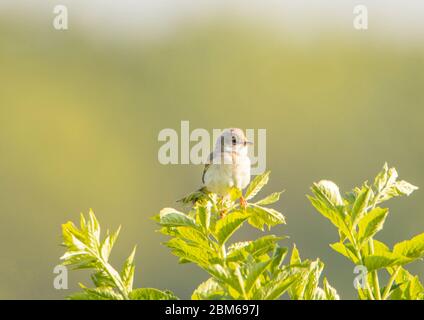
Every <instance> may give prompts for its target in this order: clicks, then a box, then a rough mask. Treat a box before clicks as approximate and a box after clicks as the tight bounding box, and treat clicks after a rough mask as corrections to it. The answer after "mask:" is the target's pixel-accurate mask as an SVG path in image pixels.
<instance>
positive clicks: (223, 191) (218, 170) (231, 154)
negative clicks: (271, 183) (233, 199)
mask: <svg viewBox="0 0 424 320" xmlns="http://www.w3.org/2000/svg"><path fill="white" fill-rule="evenodd" d="M252 144H253V143H252V142H251V141H249V140H247V138H246V136H245V134H244V132H243V130H241V129H239V128H228V129H224V130H223V131H222V133H221V135H220V136H219V137H218V139H217V140H216V143H215V148H214V150H213V151H212V152H211V154H210V155H209V157H208V159H207V161H206V163H205V167H204V170H203V173H202V184H203V186H202V188H200V189H199V190H198V191H197V192H195V193H192V194H190V195H188V196H187V197H185V198H183V199H181V201H182V202H184V203H188V202H193V203H195V202H197V201H198V200H199V199H200V198H201V197H202V194H207V193H210V192H211V193H215V194H217V195H218V196H220V197H221V198H224V197H226V196H228V195H229V193H230V191H231V190H232V189H233V188H236V189H238V190H239V191H242V190H243V189H245V188H246V187H247V185H248V184H249V183H250V166H251V163H250V159H249V156H248V147H249V145H252ZM246 205H247V203H246V200H245V199H244V198H243V196H242V195H241V197H240V206H241V207H243V208H245V207H246Z"/></svg>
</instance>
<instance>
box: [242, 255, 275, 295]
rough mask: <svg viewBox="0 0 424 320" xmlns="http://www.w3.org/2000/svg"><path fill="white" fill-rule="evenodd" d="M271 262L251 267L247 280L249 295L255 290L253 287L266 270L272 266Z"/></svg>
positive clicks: (259, 263) (246, 286)
mask: <svg viewBox="0 0 424 320" xmlns="http://www.w3.org/2000/svg"><path fill="white" fill-rule="evenodd" d="M270 263H271V260H270V259H269V260H267V261H264V262H258V263H255V264H253V265H250V266H249V269H248V273H247V276H246V278H245V281H244V282H245V291H246V293H247V294H249V293H250V291H251V290H252V288H253V285H254V284H255V283H256V281H257V280H258V279H259V277H260V276H261V274H262V273H264V272H265V270H266V269H267V268H268V266H269V265H270Z"/></svg>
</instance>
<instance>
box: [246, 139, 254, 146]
mask: <svg viewBox="0 0 424 320" xmlns="http://www.w3.org/2000/svg"><path fill="white" fill-rule="evenodd" d="M245 143H246V145H250V146H251V145H252V144H253V142H252V141H249V140H246V141H245Z"/></svg>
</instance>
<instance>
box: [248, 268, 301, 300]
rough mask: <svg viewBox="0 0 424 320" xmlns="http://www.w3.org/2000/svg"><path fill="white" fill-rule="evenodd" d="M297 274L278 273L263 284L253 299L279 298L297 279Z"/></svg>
mask: <svg viewBox="0 0 424 320" xmlns="http://www.w3.org/2000/svg"><path fill="white" fill-rule="evenodd" d="M298 278H299V276H298V275H289V276H288V275H286V274H282V273H280V274H279V275H278V276H277V277H276V278H275V279H273V281H270V282H269V283H267V284H265V286H264V287H263V289H262V290H261V291H258V294H257V296H256V297H255V296H254V299H259V298H260V299H261V300H262V299H264V300H276V299H279V298H280V297H281V296H282V295H283V294H284V293H285V292H286V291H287V290H288V289H289V288H290V287H291V286H292V285H293V284H294V283H295V282H296V281H297V280H298Z"/></svg>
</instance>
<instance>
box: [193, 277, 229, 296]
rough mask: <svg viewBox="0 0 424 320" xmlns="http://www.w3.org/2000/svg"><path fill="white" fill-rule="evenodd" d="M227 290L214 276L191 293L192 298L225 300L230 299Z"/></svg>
mask: <svg viewBox="0 0 424 320" xmlns="http://www.w3.org/2000/svg"><path fill="white" fill-rule="evenodd" d="M229 298H230V297H228V294H227V292H226V291H225V289H224V288H223V286H222V285H220V284H219V283H218V282H217V281H216V280H215V279H214V278H209V279H208V280H206V281H205V282H203V283H201V284H200V285H199V286H198V287H197V289H196V290H194V292H193V294H192V295H191V299H192V300H223V299H229Z"/></svg>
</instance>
